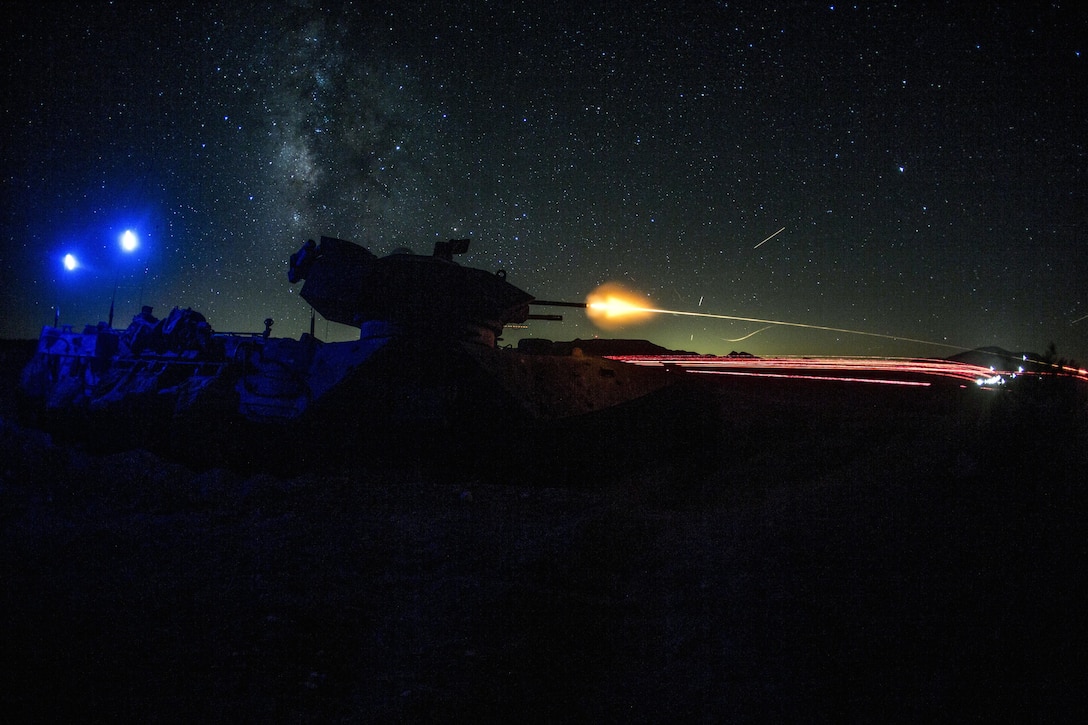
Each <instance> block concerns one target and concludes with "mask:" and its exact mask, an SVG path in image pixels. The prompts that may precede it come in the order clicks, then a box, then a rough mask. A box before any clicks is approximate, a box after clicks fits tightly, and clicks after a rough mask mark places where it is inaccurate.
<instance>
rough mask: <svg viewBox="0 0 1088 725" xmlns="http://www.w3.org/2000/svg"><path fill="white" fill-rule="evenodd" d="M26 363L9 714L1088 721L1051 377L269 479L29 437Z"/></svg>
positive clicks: (739, 388)
mask: <svg viewBox="0 0 1088 725" xmlns="http://www.w3.org/2000/svg"><path fill="white" fill-rule="evenodd" d="M31 350H32V347H30V346H28V345H26V344H22V343H12V342H8V343H5V344H4V345H3V347H2V350H0V367H2V384H0V413H2V419H0V451H2V461H0V580H2V582H3V585H2V587H0V613H2V616H0V628H2V629H0V642H3V645H2V647H0V649H2V652H3V655H2V658H3V665H2V669H0V709H2V710H3V712H4V713H6V715H5V719H6V720H7V721H8V722H60V721H70V722H77V721H78V722H111V723H112V722H201V721H203V722H322V723H324V722H398V721H400V722H431V721H439V722H453V721H458V720H465V719H468V718H472V719H475V720H477V721H485V722H486V721H496V722H497V721H523V722H679V721H703V722H768V721H770V722H834V723H842V722H875V721H899V722H934V721H955V722H962V721H1004V722H1032V721H1037V722H1055V721H1066V722H1072V721H1077V720H1081V721H1083V719H1084V716H1085V715H1086V714H1088V712H1086V707H1085V706H1086V695H1085V693H1086V692H1088V618H1086V617H1085V592H1086V591H1088V587H1086V586H1085V584H1086V581H1085V580H1086V578H1088V567H1086V564H1088V539H1086V538H1085V530H1086V526H1085V510H1086V508H1088V495H1086V491H1085V470H1086V464H1088V403H1086V399H1088V398H1086V395H1085V391H1084V390H1083V389H1080V388H1078V387H1076V386H1075V385H1073V384H1072V383H1070V384H1069V385H1026V386H1018V387H1016V389H1007V390H997V391H983V390H978V389H971V388H967V389H960V388H958V387H954V386H949V387H941V388H938V389H925V390H921V389H913V388H911V389H891V388H886V387H884V386H872V385H863V384H846V383H837V382H827V381H808V382H798V381H753V380H748V381H738V380H730V381H722V380H714V381H712V382H711V381H701V382H700V383H699V384H697V385H696V384H693V385H691V386H684V387H683V388H682V389H681V390H680V391H679V392H678V393H676V394H673V395H669V396H658V397H651V398H650V399H648V400H645V401H642V402H640V403H639V405H636V406H631V407H624V406H621V407H620V408H617V409H614V410H611V411H608V412H607V413H606V414H603V415H598V416H595V417H593V418H592V419H587V420H582V421H575V422H573V423H572V424H571V425H569V426H566V427H562V428H558V429H548V430H543V431H541V432H540V435H539V437H534V439H533V440H524V439H520V438H516V437H515V438H510V437H500V438H496V441H495V445H494V447H493V448H492V449H489V448H488V447H487V445H486V443H487V442H486V441H485V442H483V443H482V444H481V445H480V446H479V447H477V448H476V449H474V453H473V460H471V461H466V460H464V458H463V457H456V456H453V457H435V456H433V455H431V454H424V453H420V450H423V449H416V448H414V447H412V446H405V447H403V448H401V449H399V450H397V451H388V450H386V451H375V450H372V449H370V448H367V447H366V446H360V450H359V452H358V456H357V457H352V458H350V459H349V460H348V461H347V462H344V463H340V464H337V465H335V466H321V467H315V468H314V470H307V471H302V472H292V473H291V474H290V475H279V474H277V472H276V471H275V470H267V469H268V467H267V466H261V465H258V464H259V463H260V462H259V461H255V462H254V464H255V465H254V466H252V467H251V468H247V467H246V466H234V467H211V468H206V467H200V466H192V465H189V464H183V463H180V462H178V461H176V460H172V459H170V458H168V457H164V456H161V455H159V454H158V453H155V452H151V451H148V450H141V449H134V450H116V451H105V452H103V451H98V450H92V449H88V448H87V447H86V446H82V445H80V444H79V442H78V441H62V440H57V439H55V438H54V437H53V436H51V435H50V434H48V433H46V432H43V431H40V430H36V429H34V428H32V427H29V426H27V425H25V424H24V422H22V421H21V420H20V419H19V417H18V416H17V414H16V412H17V411H16V407H17V406H16V393H15V390H16V386H17V381H18V375H19V370H20V369H21V367H22V365H23V364H24V363H25V362H26V359H27V358H28V357H29V354H30V351H31ZM481 451H487V452H488V453H489V454H490V455H484V453H481Z"/></svg>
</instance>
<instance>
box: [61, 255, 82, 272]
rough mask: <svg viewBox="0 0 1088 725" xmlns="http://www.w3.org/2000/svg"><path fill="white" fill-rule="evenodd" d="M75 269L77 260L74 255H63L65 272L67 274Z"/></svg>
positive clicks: (77, 265) (77, 263) (77, 264)
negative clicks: (66, 271)
mask: <svg viewBox="0 0 1088 725" xmlns="http://www.w3.org/2000/svg"><path fill="white" fill-rule="evenodd" d="M77 267H79V260H78V259H76V255H74V254H71V253H69V254H65V255H64V268H65V269H66V270H68V271H69V272H71V271H72V270H74V269H76V268H77Z"/></svg>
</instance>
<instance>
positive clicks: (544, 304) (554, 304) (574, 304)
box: [529, 300, 586, 310]
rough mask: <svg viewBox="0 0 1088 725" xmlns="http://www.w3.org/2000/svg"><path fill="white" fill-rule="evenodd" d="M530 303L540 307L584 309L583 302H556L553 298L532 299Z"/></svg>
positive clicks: (584, 304)
mask: <svg viewBox="0 0 1088 725" xmlns="http://www.w3.org/2000/svg"><path fill="white" fill-rule="evenodd" d="M529 304H530V305H539V306H541V307H577V308H579V309H582V310H584V309H585V308H586V303H585V302H556V301H555V300H532V301H530V302H529Z"/></svg>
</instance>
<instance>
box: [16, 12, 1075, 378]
mask: <svg viewBox="0 0 1088 725" xmlns="http://www.w3.org/2000/svg"><path fill="white" fill-rule="evenodd" d="M15 5H16V7H15V9H14V10H13V11H12V12H9V13H8V19H7V20H5V21H4V22H5V35H6V37H7V38H8V40H9V42H7V43H5V44H4V48H3V50H2V51H0V52H3V54H4V67H5V73H6V81H7V82H6V84H5V85H6V87H7V89H8V90H6V91H5V94H6V96H7V101H8V102H7V103H6V104H5V106H4V111H3V112H4V121H5V125H6V127H7V130H8V134H7V135H8V137H9V139H10V141H11V142H10V143H6V144H5V145H4V148H3V149H2V150H0V154H2V158H3V179H2V182H3V192H4V193H3V197H4V198H3V204H4V212H5V213H4V227H3V235H4V236H3V247H4V249H3V258H2V260H0V263H2V271H3V273H4V278H5V280H6V282H5V285H4V287H3V289H2V290H0V295H2V302H3V307H4V310H5V316H4V320H3V322H2V327H0V336H3V337H34V336H35V335H36V334H37V330H38V328H39V327H40V326H41V325H42V324H45V323H47V322H51V321H52V316H53V308H54V305H58V304H59V305H60V307H61V310H62V317H63V318H64V319H65V321H67V322H70V323H80V324H82V323H83V322H85V321H93V320H94V319H96V318H102V317H104V316H105V309H106V307H107V306H108V300H109V297H110V295H111V292H112V290H113V289H114V286H115V284H116V288H117V301H118V305H117V306H118V315H119V319H120V320H121V321H124V320H125V319H126V318H127V317H126V316H127V315H130V314H133V313H135V311H137V310H138V306H139V304H141V303H142V304H153V305H155V306H156V308H157V309H159V310H161V311H166V310H167V309H169V307H171V306H174V305H180V306H182V307H193V308H194V309H197V310H200V311H201V312H203V313H204V314H205V315H206V316H207V317H208V319H209V321H210V322H211V323H212V325H213V327H215V328H216V329H219V330H250V329H260V328H261V321H262V320H263V319H264V318H265V317H268V316H271V317H273V318H274V319H276V321H277V322H276V327H275V332H276V333H277V334H284V335H297V334H298V333H300V332H302V331H303V330H304V329H307V328H308V325H309V309H308V307H307V306H306V305H305V303H304V302H302V301H301V300H300V299H299V298H298V296H297V290H295V289H293V288H292V287H291V286H290V285H289V284H288V283H287V280H286V274H285V271H286V260H287V257H288V256H289V255H290V254H291V252H293V251H294V250H295V249H297V247H298V246H299V245H301V243H302V242H303V241H305V239H306V238H308V237H314V238H316V237H317V236H319V235H323V234H324V235H330V236H340V237H343V238H347V239H353V240H355V241H358V242H360V243H363V244H365V245H367V246H369V247H371V248H372V250H373V251H375V252H376V253H379V254H381V253H385V252H388V251H391V250H392V249H394V248H396V247H409V248H412V249H414V250H416V251H419V252H424V253H425V252H428V251H429V250H430V248H431V246H432V245H433V243H434V241H435V240H439V239H445V238H451V237H468V238H471V239H472V240H473V241H472V248H471V249H470V252H469V254H468V255H466V256H465V257H464V258H463V260H462V261H463V262H464V263H466V264H471V265H473V266H479V267H482V268H485V269H499V268H502V269H505V270H506V271H507V273H508V279H509V280H510V281H511V282H513V283H514V284H516V285H518V286H519V287H522V288H523V289H525V290H527V291H528V292H530V293H531V294H534V295H536V296H538V297H541V298H550V299H571V300H584V299H585V296H586V295H587V294H588V293H589V292H591V291H592V290H593V289H595V288H596V287H597V286H598V285H600V284H601V283H604V282H616V283H620V284H624V285H626V286H628V287H631V288H633V289H635V290H637V291H638V292H640V293H642V294H643V295H646V296H647V297H648V298H649V299H650V300H652V301H653V302H654V304H656V305H658V306H661V307H664V308H667V309H691V310H694V309H698V310H699V311H702V312H710V313H717V314H720V315H731V316H737V317H751V318H755V319H776V320H786V321H791V322H797V323H804V324H807V325H814V326H822V327H825V328H844V329H851V330H854V329H856V330H865V331H868V332H871V333H875V335H874V336H872V337H857V336H854V337H850V336H836V335H835V334H833V333H828V332H817V331H814V330H805V329H803V328H789V327H775V328H773V329H767V330H764V331H761V332H759V333H758V334H755V335H752V336H751V337H747V336H748V335H749V334H751V333H753V332H755V331H756V329H757V327H758V326H753V325H745V324H744V323H742V322H738V321H732V322H730V321H726V320H718V321H713V320H705V319H696V318H693V319H678V318H676V317H671V318H664V317H660V318H658V319H656V320H653V321H651V322H649V323H646V324H645V325H642V326H640V327H637V328H630V329H625V330H623V331H621V332H620V333H617V332H616V331H609V333H608V334H610V335H614V334H623V335H626V336H632V337H646V338H649V339H652V340H654V341H656V342H659V343H661V344H664V345H668V346H671V347H681V348H685V349H695V350H698V351H700V352H708V353H723V352H728V351H729V350H730V349H732V347H733V345H734V343H733V342H731V341H735V340H738V339H741V338H746V339H744V345H745V346H746V349H747V350H749V351H751V352H753V353H756V354H772V353H796V354H806V353H812V354H815V353H834V354H851V353H858V354H878V353H886V354H945V350H944V349H943V348H941V349H928V350H927V349H924V347H920V346H918V345H913V344H899V343H895V342H893V341H890V340H888V339H885V338H882V337H877V336H876V335H893V336H899V337H902V338H905V339H906V338H909V339H911V340H932V341H934V342H939V343H941V344H942V345H943V344H952V345H961V344H962V345H964V346H982V345H999V346H1002V347H1005V348H1007V349H1012V350H1036V351H1041V350H1042V349H1044V348H1045V347H1046V345H1047V344H1048V343H1049V342H1050V341H1054V342H1055V343H1056V345H1057V348H1058V351H1059V352H1060V353H1064V354H1065V355H1069V356H1073V357H1077V358H1078V359H1085V358H1088V324H1086V323H1085V322H1084V321H1083V320H1084V316H1085V313H1086V312H1088V309H1086V308H1088V289H1086V285H1085V283H1084V280H1085V279H1088V245H1086V244H1085V241H1086V240H1085V234H1086V231H1088V229H1086V226H1088V220H1086V214H1088V212H1086V209H1088V150H1086V148H1085V144H1086V139H1088V127H1086V126H1088V124H1086V121H1085V119H1086V118H1088V90H1086V89H1088V72H1086V67H1085V62H1086V61H1085V59H1084V58H1083V55H1082V52H1083V51H1084V48H1083V47H1082V46H1083V42H1084V38H1085V37H1088V32H1086V31H1088V27H1086V24H1085V21H1084V16H1083V13H1080V12H1078V11H1076V10H1074V9H1072V6H1071V5H1070V6H1068V7H1065V6H1063V5H1062V4H1051V5H1049V6H1047V7H1040V8H1037V9H1036V8H1034V7H1033V8H1023V7H1020V6H1019V5H1018V6H1017V8H1016V9H1012V10H1010V9H1000V8H999V9H974V8H969V7H956V8H941V9H937V10H933V9H926V8H915V7H913V6H911V7H903V6H899V7H896V6H894V5H891V4H875V5H865V6H853V5H846V6H839V5H831V4H826V3H825V4H798V5H796V6H794V7H790V8H779V7H776V6H775V5H774V4H768V6H767V7H759V6H758V5H755V4H749V3H724V2H720V3H667V4H658V5H652V4H642V3H630V4H628V3H623V4H620V3H598V2H582V3H578V4H577V5H572V6H571V7H566V6H565V5H560V6H551V5H548V4H539V3H527V2H504V3H500V2H460V3H458V2H441V3H439V2H433V3H426V2H424V3H410V4H403V3H392V2H389V3H381V2H378V3H357V4H352V3H319V2H305V1H301V0H300V1H296V2H279V3H248V2H231V3H225V2H223V3H214V2H213V3H201V4H198V5H195V6H194V5H190V4H187V3H147V4H142V5H139V6H133V7H128V6H127V5H126V4H123V3H113V4H110V3H90V2H87V3H76V4H74V5H73V6H71V7H68V6H66V7H65V8H64V9H63V10H60V9H56V10H55V9H51V8H50V7H40V6H39V4H32V3H21V2H19V3H15ZM403 5H408V6H409V7H402V6H403ZM130 227H131V228H135V229H137V230H138V231H139V233H140V234H141V239H142V245H141V248H140V249H139V250H138V251H137V252H136V253H134V255H133V256H131V257H127V256H123V255H122V254H121V253H120V252H119V251H118V248H117V239H118V238H119V235H120V233H121V232H123V231H124V230H125V229H126V228H130ZM776 230H779V231H777V232H776ZM761 240H764V242H765V243H763V242H761ZM69 252H72V253H74V254H76V255H77V256H79V258H80V259H81V261H83V260H85V266H84V267H83V268H81V269H80V270H75V271H74V272H73V273H68V272H66V271H65V270H64V269H63V266H62V265H61V262H60V260H61V259H62V258H63V256H64V254H66V253H69ZM566 318H567V319H566V321H564V322H563V323H547V324H540V325H539V326H537V327H533V328H531V329H529V330H524V331H514V332H513V333H512V334H511V336H510V338H511V339H515V338H516V337H517V336H518V335H537V336H545V337H550V338H554V339H570V338H573V337H578V336H582V337H584V336H588V335H593V334H596V332H597V330H596V328H595V327H594V326H593V325H592V324H591V323H590V322H588V321H587V320H586V319H585V318H584V316H581V315H580V313H573V314H567V315H566ZM319 334H320V335H325V336H328V337H329V338H330V339H345V338H347V337H350V335H351V330H350V329H347V328H341V327H339V326H337V325H331V324H330V325H325V324H323V323H322V324H321V326H320V327H319Z"/></svg>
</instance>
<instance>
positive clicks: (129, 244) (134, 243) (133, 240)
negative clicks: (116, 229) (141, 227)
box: [121, 229, 140, 252]
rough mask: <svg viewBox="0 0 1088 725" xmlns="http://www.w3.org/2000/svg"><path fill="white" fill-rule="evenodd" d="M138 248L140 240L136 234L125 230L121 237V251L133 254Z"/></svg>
mask: <svg viewBox="0 0 1088 725" xmlns="http://www.w3.org/2000/svg"><path fill="white" fill-rule="evenodd" d="M139 246H140V238H139V237H137V236H136V232H134V231H132V230H131V229H126V230H125V233H124V234H122V235H121V249H123V250H124V251H126V252H135V251H136V248H137V247H139Z"/></svg>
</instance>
